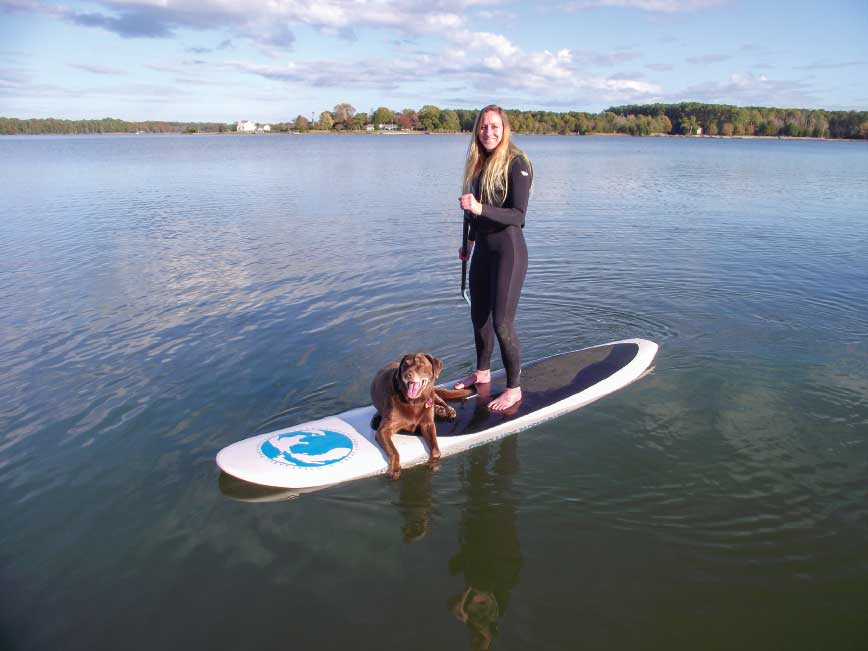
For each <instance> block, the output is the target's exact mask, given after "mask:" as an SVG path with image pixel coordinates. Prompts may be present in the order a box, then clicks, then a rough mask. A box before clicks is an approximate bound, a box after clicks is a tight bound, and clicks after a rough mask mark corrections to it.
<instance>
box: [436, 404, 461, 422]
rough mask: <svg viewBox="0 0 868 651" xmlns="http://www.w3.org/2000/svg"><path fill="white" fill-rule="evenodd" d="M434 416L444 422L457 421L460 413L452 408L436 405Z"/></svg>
mask: <svg viewBox="0 0 868 651" xmlns="http://www.w3.org/2000/svg"><path fill="white" fill-rule="evenodd" d="M434 415H435V416H436V417H437V418H442V419H443V420H455V419H456V418H457V417H458V413H457V412H456V411H455V410H454V409H453V408H452V407H449V406H446V407H444V406H443V405H435V407H434Z"/></svg>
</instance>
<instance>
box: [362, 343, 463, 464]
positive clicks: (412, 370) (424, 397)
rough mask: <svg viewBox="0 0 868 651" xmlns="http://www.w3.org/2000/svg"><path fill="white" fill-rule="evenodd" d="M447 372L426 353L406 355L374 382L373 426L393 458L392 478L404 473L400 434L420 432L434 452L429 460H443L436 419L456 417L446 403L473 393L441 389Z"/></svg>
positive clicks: (391, 462) (372, 387)
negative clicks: (442, 374)
mask: <svg viewBox="0 0 868 651" xmlns="http://www.w3.org/2000/svg"><path fill="white" fill-rule="evenodd" d="M442 370H443V362H441V361H440V360H439V359H437V358H436V357H432V356H431V355H426V354H424V353H413V354H410V355H404V357H403V358H402V359H401V363H400V364H389V365H388V366H386V367H384V368H383V369H381V370H380V372H379V373H377V375H376V376H375V377H374V381H373V382H371V400H372V402H373V403H374V407H375V408H376V410H377V414H376V415H375V416H374V417H373V418H372V419H371V427H372V428H373V429H376V430H377V442H378V443H379V444H380V446H381V447H382V448H383V450H384V451H385V452H386V455H387V456H388V457H389V475H390V476H391V477H392V479H397V478H398V477H399V476H400V474H401V459H400V457H399V456H398V450H397V448H396V447H395V444H394V443H393V442H392V437H393V436H394V435H395V434H397V433H398V432H408V433H411V434H412V433H415V432H417V431H420V432H421V434H422V436H423V437H424V438H425V442H426V443H427V444H428V449H429V450H430V451H431V453H430V457H429V460H430V461H431V462H435V461H437V459H439V458H440V447H439V446H438V445H437V428H436V426H435V425H434V416H435V415H437V416H440V417H442V418H447V419H451V418H455V410H454V409H453V408H452V407H450V406H449V405H447V404H446V402H445V401H444V398H445V399H446V400H456V399H458V398H463V397H466V396H469V395H472V394H473V391H470V390H458V391H450V390H448V389H439V388H437V387H435V386H434V382H435V380H436V379H437V377H438V376H439V375H440V371H442Z"/></svg>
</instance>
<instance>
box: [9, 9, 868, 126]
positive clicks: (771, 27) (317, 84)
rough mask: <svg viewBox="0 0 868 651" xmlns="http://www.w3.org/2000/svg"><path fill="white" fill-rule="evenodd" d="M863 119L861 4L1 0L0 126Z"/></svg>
mask: <svg viewBox="0 0 868 651" xmlns="http://www.w3.org/2000/svg"><path fill="white" fill-rule="evenodd" d="M680 101H699V102H714V103H725V104H737V105H761V106H777V107H798V108H826V109H862V110H864V109H868V0H829V1H827V2H807V1H804V2H803V1H794V2H793V1H790V2H788V1H785V0H781V1H780V2H766V1H762V0H756V1H753V2H751V1H748V0H552V1H542V2H515V1H512V0H428V1H421V0H321V1H318V2H308V1H301V0H270V1H265V0H247V1H245V2H231V1H228V0H95V1H92V2H48V1H45V0H0V115H3V116H7V117H19V118H29V117H33V118H44V117H57V118H69V119H82V118H99V117H106V116H111V117H117V118H121V119H125V120H145V119H158V120H181V121H186V120H191V121H224V122H232V121H235V120H238V119H250V120H255V121H259V122H278V121H281V122H282V121H289V120H293V119H295V117H296V116H297V115H299V114H301V115H305V116H307V117H310V115H311V114H312V113H315V114H316V115H319V113H320V112H321V111H323V110H326V109H332V108H333V107H334V106H335V105H336V104H338V103H340V102H349V103H350V104H352V105H353V106H354V107H355V108H356V109H357V110H359V111H368V110H370V109H372V108H376V107H378V106H386V107H389V108H392V109H398V110H400V109H403V108H414V109H419V108H421V107H422V106H423V105H424V104H435V105H437V106H440V107H441V108H446V107H451V108H478V107H480V106H482V105H484V104H488V103H491V102H494V103H498V104H501V105H503V106H506V107H508V108H516V109H526V110H527V109H541V110H555V111H565V110H577V111H590V112H598V111H601V110H603V109H605V108H606V107H608V106H612V105H618V104H628V103H629V104H633V103H650V102H680Z"/></svg>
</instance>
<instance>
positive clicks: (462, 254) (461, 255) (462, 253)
mask: <svg viewBox="0 0 868 651" xmlns="http://www.w3.org/2000/svg"><path fill="white" fill-rule="evenodd" d="M471 253H473V242H468V243H467V248H466V249H463V248H462V249H458V259H459V260H461V261H462V262H464V261H465V260H469V259H470V254H471Z"/></svg>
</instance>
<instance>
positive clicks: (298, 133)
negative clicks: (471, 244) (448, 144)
mask: <svg viewBox="0 0 868 651" xmlns="http://www.w3.org/2000/svg"><path fill="white" fill-rule="evenodd" d="M469 133H470V132H469V131H332V130H328V131H325V130H313V129H311V130H310V131H271V132H264V133H238V132H235V131H224V132H219V131H197V132H195V133H186V132H183V131H162V132H150V131H143V132H139V133H136V132H132V131H107V132H103V133H0V137H21V136H23V137H34V138H38V137H41V136H73V137H76V136H466V135H468V134H469ZM513 133H514V134H515V135H516V136H546V137H553V136H557V137H563V138H585V137H603V138H684V139H690V138H697V139H703V138H704V139H710V140H814V141H818V142H868V138H817V137H815V136H748V135H740V136H736V135H732V136H724V135H719V134H718V135H709V134H702V135H693V136H688V135H684V134H680V133H649V134H648V135H645V136H642V135H632V134H629V133H602V132H601V133H596V132H595V133H586V134H578V133H523V132H521V131H514V132H513Z"/></svg>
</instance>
